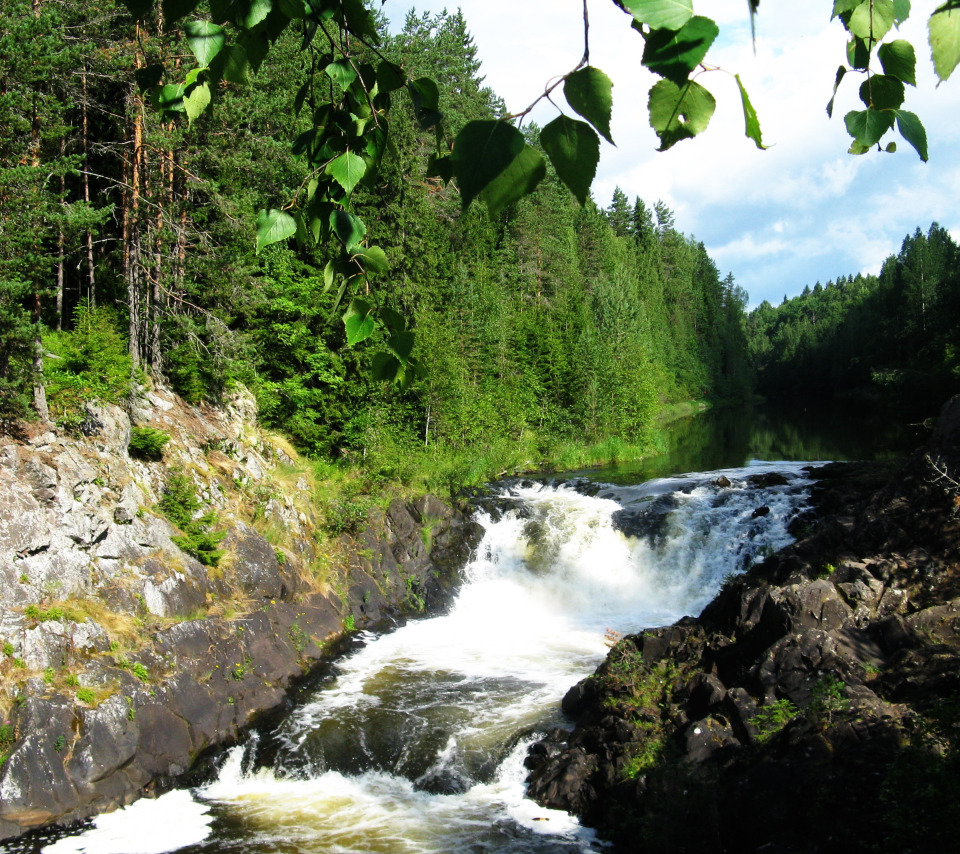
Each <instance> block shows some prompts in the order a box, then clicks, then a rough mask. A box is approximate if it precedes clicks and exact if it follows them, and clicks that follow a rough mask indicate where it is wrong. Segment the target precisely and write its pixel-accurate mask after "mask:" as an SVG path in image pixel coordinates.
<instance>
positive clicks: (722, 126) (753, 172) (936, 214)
mask: <svg viewBox="0 0 960 854" xmlns="http://www.w3.org/2000/svg"><path fill="white" fill-rule="evenodd" d="M814 5H816V6H817V8H816V9H815V10H811V9H810V7H811V6H814ZM912 5H913V12H912V14H911V18H910V20H909V21H908V22H907V24H906V25H905V27H904V29H903V30H902V32H901V34H900V35H901V36H902V37H904V38H907V39H908V40H909V41H911V42H912V43H913V45H914V47H915V48H916V51H917V84H918V85H917V88H916V89H914V88H912V87H907V88H908V91H907V101H906V103H905V104H904V108H905V109H907V110H911V111H912V112H915V113H917V114H918V115H919V116H920V119H921V121H923V123H924V125H925V126H926V129H927V136H928V140H929V154H930V160H929V162H928V163H926V164H924V163H922V162H921V161H920V159H919V157H917V155H916V153H915V152H914V150H913V148H912V147H911V146H910V145H909V144H907V143H906V142H905V141H904V140H902V139H901V138H900V137H899V136H898V135H897V136H891V137H888V138H895V139H896V140H897V142H898V147H899V151H898V152H897V153H896V154H880V153H876V152H873V153H870V154H867V155H864V156H862V157H854V156H852V155H849V154H847V153H846V151H847V148H848V146H849V141H850V140H849V137H848V136H847V133H846V130H845V129H844V125H843V115H844V113H846V112H847V111H848V110H852V109H862V107H861V105H860V102H859V99H858V97H857V90H858V88H859V85H860V78H859V77H857V76H855V75H849V76H848V79H847V80H846V81H845V84H846V85H841V90H840V94H839V96H838V98H837V104H836V107H835V111H834V117H833V119H832V120H831V119H828V117H827V114H826V110H825V107H826V103H827V101H828V100H829V98H830V95H831V93H832V89H833V81H834V75H835V73H836V69H837V66H838V65H840V64H841V63H842V62H843V59H844V43H845V33H844V30H843V27H842V26H841V25H840V23H839V22H837V21H834V22H832V23H831V22H830V21H829V14H830V8H831V3H830V2H827V0H825V2H823V3H819V4H807V3H797V2H791V1H790V0H766V2H764V3H762V4H761V6H760V15H759V16H758V18H757V42H756V53H754V50H753V46H752V44H751V40H750V25H749V17H748V15H747V12H746V8H747V4H746V3H745V2H743V0H712V1H711V2H705V0H698V2H696V3H695V4H694V7H695V9H696V11H697V12H698V13H700V14H703V15H708V16H710V17H712V18H713V19H714V20H715V21H717V23H718V24H719V25H720V30H721V37H720V39H719V40H718V42H717V43H716V44H715V45H714V47H713V48H712V50H711V52H710V54H709V55H708V61H709V62H710V63H711V64H713V65H717V66H720V67H721V68H723V69H724V70H725V71H730V72H732V73H739V75H740V77H741V79H742V80H743V82H744V85H745V87H746V88H747V91H748V92H749V93H750V97H751V99H752V101H753V104H754V107H755V108H756V110H757V112H758V114H759V117H760V123H761V128H762V131H763V138H764V142H765V143H767V144H769V145H770V146H771V147H770V148H769V149H768V150H766V151H759V150H758V149H756V148H755V147H754V145H753V143H752V142H750V141H749V140H747V139H746V137H744V135H743V114H742V111H741V108H740V98H739V94H738V91H737V87H736V83H735V81H734V79H733V77H732V76H731V75H730V74H726V73H724V71H717V72H712V73H709V74H704V75H702V76H701V77H700V78H699V82H701V83H703V85H705V86H706V87H707V88H708V89H710V90H711V92H713V94H714V95H715V97H716V99H717V112H716V114H715V115H714V117H713V120H712V121H711V124H710V127H709V128H708V129H707V131H706V132H705V133H704V134H703V135H702V136H700V137H698V138H697V139H694V140H689V141H685V142H682V143H679V144H678V145H676V146H674V148H672V149H671V150H670V151H667V152H663V153H658V152H657V151H656V148H657V145H658V140H657V138H656V136H655V134H654V133H653V131H652V129H651V128H650V127H649V124H648V121H647V111H646V100H647V94H646V93H647V90H648V89H649V87H650V85H651V83H652V82H654V80H655V78H654V77H653V76H652V75H650V74H649V73H648V72H646V71H645V69H643V68H642V67H641V66H640V61H639V60H640V54H641V53H642V50H643V42H642V39H641V37H640V35H639V34H638V33H636V32H634V31H632V30H631V29H630V26H629V18H628V17H627V16H626V15H624V14H623V13H622V12H621V11H620V10H619V9H617V8H616V6H614V5H613V3H612V2H610V0H590V2H589V12H590V42H591V63H592V64H593V65H595V66H597V67H598V68H600V69H602V70H603V71H605V72H606V73H607V74H608V75H609V76H610V77H611V78H612V79H613V81H614V90H613V97H614V105H613V122H612V126H611V128H612V135H613V138H614V140H615V142H616V143H617V145H616V147H614V146H611V145H608V144H607V143H605V142H604V143H602V151H601V160H600V167H599V169H598V172H597V179H596V181H595V182H594V188H593V195H594V198H595V199H596V200H597V203H598V204H600V205H601V206H606V205H607V204H609V201H610V199H611V197H612V196H613V190H614V188H615V187H616V186H619V187H621V188H622V189H623V190H624V192H625V193H626V194H627V195H628V196H629V197H630V198H631V200H632V199H633V198H634V197H635V196H639V197H640V198H642V199H643V200H644V201H645V202H647V203H649V204H652V203H653V202H655V201H657V200H658V199H662V200H663V201H664V202H666V203H667V204H668V205H669V206H670V208H671V209H673V210H674V212H675V213H676V223H677V227H678V228H679V229H680V230H681V231H683V232H684V233H686V234H687V235H692V236H695V237H696V238H697V239H698V240H702V241H703V242H704V243H705V244H706V246H707V249H708V251H709V252H710V254H711V256H712V257H713V258H714V260H715V261H716V262H717V266H718V267H719V268H720V272H721V275H725V274H726V273H727V272H732V273H733V275H734V278H735V279H736V280H737V283H738V284H739V285H740V286H741V287H744V288H746V290H747V291H748V292H749V294H750V304H751V305H756V304H758V303H760V302H761V301H762V300H764V299H767V300H770V301H771V302H773V303H775V304H777V303H779V302H780V301H781V300H782V299H783V297H784V295H787V296H794V295H796V294H798V293H799V292H800V291H802V290H803V288H804V286H805V285H808V284H809V285H813V284H814V283H815V282H817V281H819V282H822V283H825V282H827V281H828V280H830V279H834V278H836V277H837V276H838V275H846V274H848V273H857V272H877V271H878V270H879V268H880V265H881V264H882V263H883V260H884V258H886V257H887V256H888V255H890V254H891V253H896V252H897V251H899V249H900V244H901V242H902V240H903V237H904V236H905V235H906V234H907V233H911V232H913V230H914V229H915V228H916V227H917V226H920V227H921V228H922V229H923V230H926V229H927V228H928V227H929V225H930V223H931V222H933V221H937V222H939V223H940V224H941V225H942V226H944V227H945V228H947V229H949V230H950V231H951V233H952V234H953V236H954V239H960V205H958V204H957V199H958V197H960V157H958V156H957V155H958V154H960V121H957V117H958V116H960V71H957V72H956V73H955V76H954V77H953V78H951V79H950V80H948V81H947V82H946V83H944V84H942V85H941V86H939V87H937V86H936V79H935V77H934V75H933V70H932V67H931V64H930V55H929V48H928V47H927V40H926V20H927V18H928V17H929V15H930V13H931V11H932V10H933V9H934V8H935V7H936V5H938V3H937V2H936V0H914V2H913V4H912ZM412 7H415V8H416V9H417V11H418V12H423V11H430V12H439V11H441V10H442V9H444V8H447V9H450V10H451V11H453V10H456V9H457V8H460V9H462V11H463V14H464V17H465V18H466V20H467V24H468V26H469V28H470V31H471V32H472V34H473V36H474V40H475V42H476V45H477V48H478V52H479V56H480V59H481V61H482V62H483V69H482V73H483V74H485V75H486V82H487V84H488V85H489V86H491V87H492V88H493V89H494V90H495V91H496V92H497V93H498V94H499V95H501V96H502V97H503V98H504V99H505V100H506V103H507V107H508V109H509V110H510V111H511V112H515V111H519V110H521V109H523V108H525V107H526V106H527V105H528V104H530V103H531V102H533V101H534V100H535V99H536V97H537V96H538V95H539V94H540V93H541V92H542V91H543V89H544V86H545V85H546V84H547V83H548V81H549V80H550V79H551V78H552V77H554V76H556V75H561V74H563V73H565V72H567V71H569V70H570V69H572V68H573V67H574V66H575V65H576V64H577V62H578V61H579V59H580V56H581V54H582V53H583V23H582V21H583V18H582V2H581V0H461V2H459V3H457V2H451V3H445V2H440V0H418V2H415V3H411V2H408V0H386V2H385V3H384V5H383V11H384V13H385V14H386V15H387V17H388V18H390V20H391V22H392V24H393V25H394V27H395V28H399V27H400V26H402V24H403V19H404V17H405V15H406V13H407V11H408V10H409V9H410V8H412ZM559 101H560V102H561V104H562V105H563V106H565V104H563V103H562V102H563V99H562V96H560V98H559ZM556 112H557V111H556V108H555V107H553V106H551V105H549V104H545V105H544V106H542V107H539V108H538V109H537V111H536V112H535V113H534V114H533V118H534V119H535V120H536V121H538V122H539V123H540V124H545V123H546V122H548V121H550V120H551V118H553V116H555V115H556ZM568 112H569V110H568ZM885 141H886V139H885Z"/></svg>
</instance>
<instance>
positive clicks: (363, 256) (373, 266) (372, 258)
mask: <svg viewBox="0 0 960 854" xmlns="http://www.w3.org/2000/svg"><path fill="white" fill-rule="evenodd" d="M354 257H355V258H359V259H360V262H361V263H362V264H363V269H364V271H365V272H367V273H386V272H387V270H389V269H390V264H389V262H388V261H387V253H386V252H384V251H383V250H382V249H381V248H380V247H379V246H368V247H367V248H365V249H364V250H363V251H362V252H358V253H357V254H356V255H355V256H354Z"/></svg>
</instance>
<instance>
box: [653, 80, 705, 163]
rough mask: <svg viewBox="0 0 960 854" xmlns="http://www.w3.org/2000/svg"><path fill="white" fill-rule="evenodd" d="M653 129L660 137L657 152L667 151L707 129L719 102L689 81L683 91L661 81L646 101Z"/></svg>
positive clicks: (670, 83)
mask: <svg viewBox="0 0 960 854" xmlns="http://www.w3.org/2000/svg"><path fill="white" fill-rule="evenodd" d="M647 107H648V109H649V111H650V126H651V127H652V128H653V129H654V130H655V131H656V132H657V136H659V137H660V148H659V149H657V150H658V151H666V150H667V149H668V148H670V147H671V146H673V145H675V144H676V143H678V142H680V140H682V139H690V138H692V137H694V136H696V135H697V134H698V133H700V132H702V131H703V130H705V129H706V127H707V125H708V124H709V123H710V119H711V118H712V116H713V111H714V110H715V109H716V107H717V102H716V100H715V99H714V97H713V95H711V94H710V93H709V92H708V91H707V90H706V89H704V88H703V86H701V85H700V84H699V83H695V82H693V81H689V82H687V83H686V84H684V85H683V86H682V87H681V86H677V84H676V83H673V82H672V81H670V80H661V81H660V82H659V83H656V84H655V85H654V86H653V87H651V89H650V96H649V99H648V101H647Z"/></svg>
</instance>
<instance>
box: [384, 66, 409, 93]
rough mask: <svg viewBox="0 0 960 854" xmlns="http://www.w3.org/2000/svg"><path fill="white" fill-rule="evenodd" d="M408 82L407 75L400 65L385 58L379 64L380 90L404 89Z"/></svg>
mask: <svg viewBox="0 0 960 854" xmlns="http://www.w3.org/2000/svg"><path fill="white" fill-rule="evenodd" d="M406 82H407V75H406V74H405V73H404V71H403V69H402V68H401V67H400V66H399V65H394V64H393V63H392V62H387V60H383V61H382V62H381V63H380V64H379V65H378V66H377V89H378V91H380V92H393V91H395V90H397V89H402V88H403V87H404V85H405V84H406Z"/></svg>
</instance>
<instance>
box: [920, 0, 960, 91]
mask: <svg viewBox="0 0 960 854" xmlns="http://www.w3.org/2000/svg"><path fill="white" fill-rule="evenodd" d="M944 5H946V4H944ZM927 27H928V39H929V41H930V54H931V56H932V58H933V68H934V71H936V72H937V77H939V78H940V82H943V81H944V80H946V79H947V78H948V77H950V75H951V74H953V69H954V68H956V67H957V64H958V63H960V9H957V8H951V9H944V8H943V7H941V10H940V11H937V12H934V13H933V14H932V15H931V16H930V21H929V23H928V24H927Z"/></svg>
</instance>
